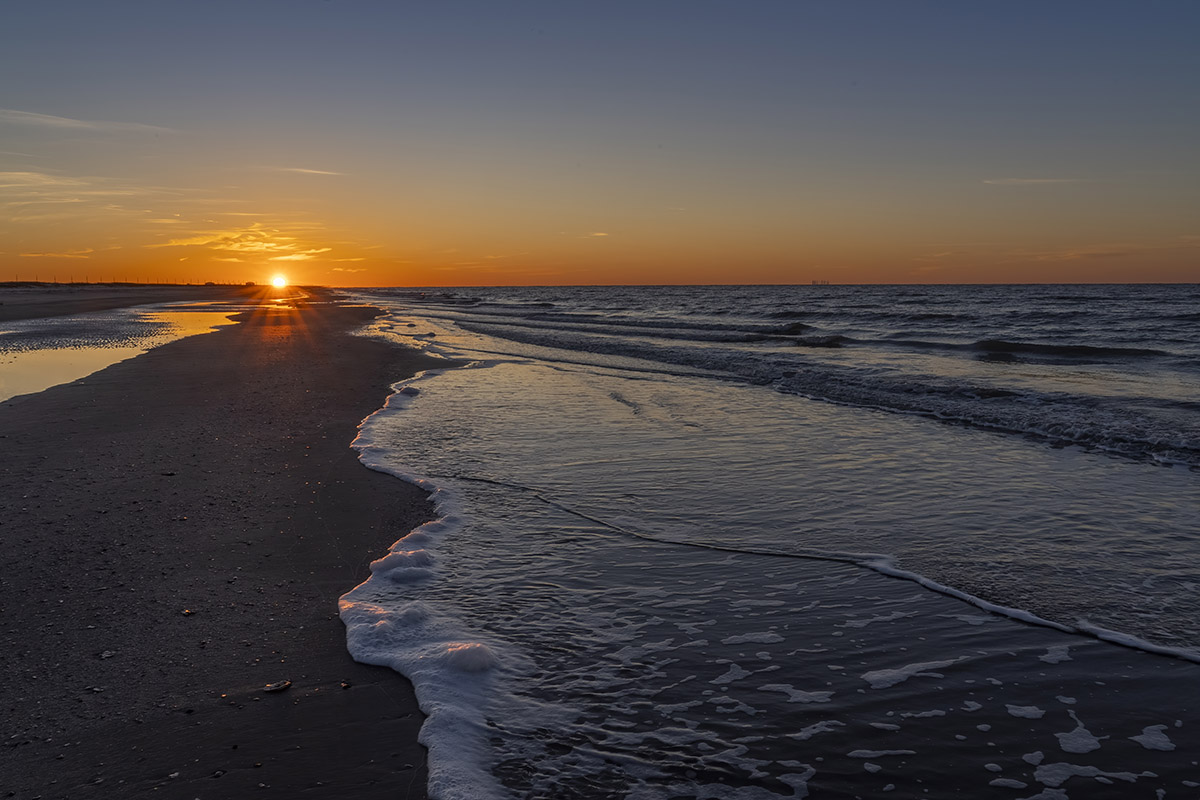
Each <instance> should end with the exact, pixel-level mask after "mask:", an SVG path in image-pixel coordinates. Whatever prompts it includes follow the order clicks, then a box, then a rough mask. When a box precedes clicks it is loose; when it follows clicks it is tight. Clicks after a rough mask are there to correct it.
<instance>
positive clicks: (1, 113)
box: [0, 108, 179, 133]
mask: <svg viewBox="0 0 1200 800" xmlns="http://www.w3.org/2000/svg"><path fill="white" fill-rule="evenodd" d="M0 123H11V124H14V125H35V126H38V127H42V128H54V129H57V130H75V131H96V132H99V133H179V131H177V130H175V129H174V128H163V127H160V126H158V125H144V124H142V123H140V122H109V121H104V120H87V119H72V118H71V117H55V116H52V115H50V114H38V113H35V112H33V111H18V110H17V109H14V108H0Z"/></svg>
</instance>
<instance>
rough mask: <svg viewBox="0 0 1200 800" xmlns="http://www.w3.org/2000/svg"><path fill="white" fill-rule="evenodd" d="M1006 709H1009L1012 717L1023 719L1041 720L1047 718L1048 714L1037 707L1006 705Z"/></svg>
mask: <svg viewBox="0 0 1200 800" xmlns="http://www.w3.org/2000/svg"><path fill="white" fill-rule="evenodd" d="M1005 708H1007V709H1008V713H1009V714H1010V715H1012V716H1014V717H1021V718H1022V719H1041V718H1042V717H1044V716H1046V712H1045V711H1044V710H1042V709H1040V708H1038V707H1037V706H1014V705H1006V706H1005Z"/></svg>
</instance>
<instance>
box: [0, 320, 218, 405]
mask: <svg viewBox="0 0 1200 800" xmlns="http://www.w3.org/2000/svg"><path fill="white" fill-rule="evenodd" d="M229 316H230V314H229V313H225V314H217V313H213V312H211V311H177V310H171V309H170V307H167V306H163V307H150V308H140V309H116V310H113V311H97V312H94V313H89V314H76V315H71V316H63V317H49V318H39V319H30V320H18V321H14V322H6V323H0V402H3V401H5V400H7V399H9V398H10V397H16V396H17V395H22V394H33V393H34V392H40V391H43V390H45V389H49V388H50V387H51V386H58V385H59V384H63V383H70V382H72V381H76V380H79V379H80V378H84V377H87V376H88V375H91V374H92V373H93V372H98V371H100V370H102V369H104V368H105V367H108V366H111V365H112V364H116V363H117V362H118V361H124V360H126V359H129V358H133V357H134V356H138V355H141V354H142V353H144V352H146V351H147V350H150V349H151V348H154V347H158V346H160V345H163V344H166V343H167V342H171V341H174V340H176V339H182V338H184V337H185V336H195V335H196V334H201V333H208V332H210V331H214V330H216V329H217V328H219V327H221V326H222V325H231V324H233V323H231V322H230V321H229Z"/></svg>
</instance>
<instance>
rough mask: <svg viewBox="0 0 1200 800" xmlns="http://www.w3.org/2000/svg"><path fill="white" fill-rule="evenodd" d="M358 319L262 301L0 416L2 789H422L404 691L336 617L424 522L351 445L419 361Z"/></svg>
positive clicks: (316, 793) (343, 793)
mask: <svg viewBox="0 0 1200 800" xmlns="http://www.w3.org/2000/svg"><path fill="white" fill-rule="evenodd" d="M128 299H129V298H128V297H126V300H128ZM172 299H176V298H172ZM178 299H182V298H178ZM197 299H204V298H197ZM214 299H215V298H214ZM314 299H320V296H318V297H316V298H314ZM5 307H6V308H8V307H9V306H7V305H6V306H5ZM65 307H66V306H62V305H60V306H59V308H65ZM109 307H113V306H109ZM94 308H95V306H94V305H91V304H86V305H84V306H80V307H79V308H78V310H93V309H94ZM374 313H375V312H374V311H373V310H371V309H365V308H354V307H339V306H333V305H323V304H320V303H313V304H301V305H300V307H299V308H296V309H291V310H289V309H280V308H272V307H270V306H269V305H267V306H262V307H258V308H257V309H256V310H254V311H252V312H247V313H246V314H245V315H243V318H244V322H243V323H242V324H241V325H237V326H231V327H228V328H223V329H221V330H220V331H218V332H215V333H212V334H206V335H203V336H195V337H191V338H188V339H183V340H180V341H177V342H173V343H171V344H168V345H164V346H162V347H160V348H157V349H155V350H152V351H150V352H149V353H147V354H145V355H143V356H140V357H138V358H135V359H132V360H129V361H125V362H122V363H119V364H116V365H114V366H112V367H109V368H108V369H106V370H103V371H102V372H99V373H96V374H94V375H91V376H89V377H88V378H86V379H84V380H81V381H77V382H75V383H72V384H67V385H63V386H57V387H54V388H52V389H49V390H47V391H45V392H42V393H40V394H36V395H26V396H22V397H17V398H13V399H12V400H10V401H8V402H6V403H0V453H2V454H3V458H2V459H0V506H2V509H3V511H2V513H0V547H3V552H4V569H3V570H2V571H0V672H2V674H3V675H4V679H3V680H2V681H0V720H2V723H0V726H2V733H0V737H2V741H0V775H3V781H0V784H2V785H0V796H8V797H17V798H34V797H38V796H41V797H46V798H48V797H55V798H76V797H84V798H86V797H144V796H154V797H165V798H174V797H179V798H189V799H190V798H196V797H200V798H219V797H242V796H250V795H251V794H252V795H253V796H255V797H281V798H282V797H289V798H291V797H297V796H301V795H302V796H305V797H355V798H376V797H378V798H383V797H388V798H397V797H414V798H419V797H424V796H425V765H424V751H423V748H422V747H421V746H420V745H419V744H417V741H416V738H417V732H418V729H419V727H420V724H421V719H422V718H421V715H420V713H419V711H418V709H417V706H416V702H415V699H414V697H413V695H412V690H411V687H410V686H409V685H408V683H407V681H406V680H405V679H404V678H402V677H400V676H399V675H396V674H395V673H393V672H391V671H389V670H386V669H382V668H377V667H369V666H365V665H361V664H357V663H355V662H353V661H352V660H351V659H350V657H349V655H348V654H347V652H346V649H345V643H344V642H345V639H344V637H345V631H344V628H343V626H342V623H341V622H340V620H339V619H338V617H337V598H338V596H339V595H340V594H342V593H343V592H345V591H346V590H348V589H349V588H350V587H352V586H354V585H355V584H356V583H357V582H359V581H361V580H363V579H365V577H366V576H367V574H368V573H367V564H368V563H369V561H370V560H371V559H372V558H374V557H377V556H378V555H380V554H382V553H383V552H385V551H386V549H387V547H388V546H389V545H390V544H391V543H392V542H393V541H395V540H396V539H397V538H399V536H401V535H403V534H404V533H405V532H406V531H408V530H410V529H411V528H412V527H414V526H415V525H416V524H419V523H420V522H422V521H424V520H425V519H427V518H428V517H429V516H430V514H431V508H430V506H429V504H428V503H427V502H426V498H425V496H424V494H423V493H422V492H421V491H420V490H418V489H416V488H415V487H412V486H410V485H408V484H405V483H402V482H400V481H397V480H395V479H393V478H390V477H387V476H384V475H381V474H377V473H374V472H371V471H370V470H367V469H365V468H364V467H362V466H361V465H360V464H359V463H358V461H357V459H356V456H355V454H354V452H353V451H351V450H350V449H349V446H348V445H349V443H350V441H351V440H352V438H353V437H354V433H355V427H356V425H357V423H358V422H359V421H360V420H361V419H362V418H363V417H365V416H366V415H367V414H369V413H371V412H372V411H373V410H375V409H376V408H377V407H378V406H379V405H380V404H381V403H382V401H383V399H384V397H385V396H386V394H387V387H388V384H389V382H390V381H392V380H395V379H397V378H398V377H400V376H402V375H404V374H406V373H411V372H414V371H416V370H419V369H422V368H425V367H426V366H427V364H426V362H425V358H424V357H423V356H420V355H419V354H416V353H413V352H410V351H404V350H401V349H399V348H395V347H392V346H390V345H387V344H384V343H381V342H376V341H372V340H367V339H364V338H361V337H351V336H349V335H348V332H349V331H351V330H353V329H355V328H357V327H358V326H359V325H361V324H362V322H364V321H365V320H366V319H369V318H370V317H371V316H372V315H373V314H374ZM279 681H291V686H290V688H288V689H286V690H284V691H279V692H266V691H264V687H265V686H267V685H268V684H272V683H275V682H279Z"/></svg>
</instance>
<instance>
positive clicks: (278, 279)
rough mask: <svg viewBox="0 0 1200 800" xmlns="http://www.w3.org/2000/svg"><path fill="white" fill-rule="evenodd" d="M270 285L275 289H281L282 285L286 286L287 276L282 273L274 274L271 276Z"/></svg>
mask: <svg viewBox="0 0 1200 800" xmlns="http://www.w3.org/2000/svg"><path fill="white" fill-rule="evenodd" d="M271 285H272V286H274V287H275V288H276V289H282V288H283V287H285V286H287V277H286V276H284V275H276V276H275V277H274V278H271Z"/></svg>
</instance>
